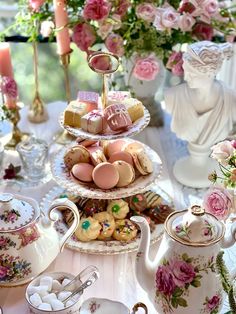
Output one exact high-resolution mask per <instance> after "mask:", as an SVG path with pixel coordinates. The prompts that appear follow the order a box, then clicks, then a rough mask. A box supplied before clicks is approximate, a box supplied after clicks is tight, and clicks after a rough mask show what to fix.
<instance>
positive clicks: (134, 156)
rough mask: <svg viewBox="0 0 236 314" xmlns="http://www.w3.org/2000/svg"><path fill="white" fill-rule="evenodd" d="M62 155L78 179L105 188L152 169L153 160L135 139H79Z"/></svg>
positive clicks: (125, 181) (132, 179)
mask: <svg viewBox="0 0 236 314" xmlns="http://www.w3.org/2000/svg"><path fill="white" fill-rule="evenodd" d="M77 142H78V145H76V146H74V147H72V148H69V149H68V151H67V152H66V153H65V156H64V163H65V166H66V168H67V169H68V170H69V171H70V174H71V176H72V177H73V178H74V179H75V180H77V181H79V182H80V183H85V184H90V183H95V185H96V186H97V187H98V188H100V189H104V190H108V189H112V188H114V187H117V188H121V187H126V186H128V185H129V184H131V183H132V182H134V180H135V179H136V178H137V177H138V176H140V175H141V176H145V175H148V174H150V173H152V172H153V164H152V161H151V160H150V158H149V156H148V154H147V153H146V151H145V149H144V146H143V145H142V144H141V143H140V142H137V141H133V142H128V141H126V140H124V139H118V140H113V141H100V142H97V141H92V140H78V141H77Z"/></svg>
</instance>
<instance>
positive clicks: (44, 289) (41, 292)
mask: <svg viewBox="0 0 236 314" xmlns="http://www.w3.org/2000/svg"><path fill="white" fill-rule="evenodd" d="M35 290H36V292H37V293H38V294H39V295H40V296H41V297H44V296H45V295H47V294H48V286H38V287H35Z"/></svg>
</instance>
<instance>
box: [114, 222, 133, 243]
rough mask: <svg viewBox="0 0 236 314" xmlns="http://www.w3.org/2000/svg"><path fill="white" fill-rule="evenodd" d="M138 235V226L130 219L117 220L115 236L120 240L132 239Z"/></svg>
mask: <svg viewBox="0 0 236 314" xmlns="http://www.w3.org/2000/svg"><path fill="white" fill-rule="evenodd" d="M136 235H137V228H136V227H135V225H134V224H133V223H132V222H131V221H130V220H129V219H121V220H116V226H115V231H114V232H113V235H112V236H113V238H114V239H116V240H118V241H125V242H127V241H130V240H132V239H134V238H135V237H136Z"/></svg>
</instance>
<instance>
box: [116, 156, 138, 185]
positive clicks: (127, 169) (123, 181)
mask: <svg viewBox="0 0 236 314" xmlns="http://www.w3.org/2000/svg"><path fill="white" fill-rule="evenodd" d="M112 165H114V166H115V168H116V169H117V171H118V173H119V180H118V182H117V184H116V186H117V187H118V188H120V187H124V186H127V185H129V184H130V183H132V182H133V181H134V179H135V171H134V168H133V166H131V165H130V164H128V163H127V162H126V161H123V160H118V161H115V162H113V164H112Z"/></svg>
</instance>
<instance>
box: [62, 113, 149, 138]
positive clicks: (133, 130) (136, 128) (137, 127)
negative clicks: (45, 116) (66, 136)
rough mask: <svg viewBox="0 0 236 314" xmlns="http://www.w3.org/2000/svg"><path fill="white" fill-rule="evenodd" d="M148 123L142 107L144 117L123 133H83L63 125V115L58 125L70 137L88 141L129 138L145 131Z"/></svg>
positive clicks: (78, 129) (146, 114)
mask: <svg viewBox="0 0 236 314" xmlns="http://www.w3.org/2000/svg"><path fill="white" fill-rule="evenodd" d="M149 122H150V113H149V111H148V110H147V109H146V108H145V107H144V116H143V117H142V118H140V119H138V120H137V121H135V122H134V123H133V124H132V125H131V126H130V127H129V128H128V129H127V130H126V131H123V132H119V133H117V132H114V131H112V130H110V131H109V132H107V133H105V134H92V133H89V132H86V131H84V130H83V129H81V128H74V127H71V126H69V125H65V124H64V113H62V114H61V115H60V117H59V123H60V125H61V127H62V128H63V129H65V130H67V132H68V133H70V134H71V135H74V136H76V137H81V138H85V139H89V140H95V141H100V140H115V139H118V138H123V137H131V136H134V135H137V134H138V133H140V132H141V131H142V130H143V129H145V128H146V127H147V126H148V124H149Z"/></svg>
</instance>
